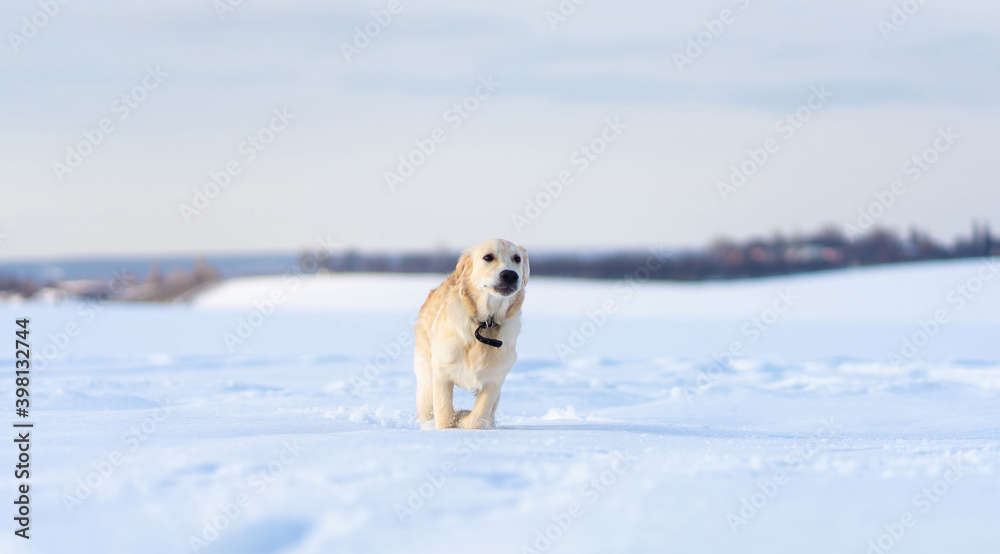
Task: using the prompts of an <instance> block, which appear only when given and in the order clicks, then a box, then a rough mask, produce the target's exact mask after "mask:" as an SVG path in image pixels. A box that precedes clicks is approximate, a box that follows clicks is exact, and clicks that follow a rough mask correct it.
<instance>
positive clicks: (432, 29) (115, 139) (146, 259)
mask: <svg viewBox="0 0 1000 554" xmlns="http://www.w3.org/2000/svg"><path fill="white" fill-rule="evenodd" d="M998 13H1000V8H998V7H996V6H994V5H992V4H988V3H983V2H975V1H971V0H969V1H966V0H958V1H955V2H949V3H947V4H940V3H938V4H930V5H928V4H922V3H918V2H915V1H912V2H897V3H892V2H866V1H860V0H857V1H847V2H839V3H836V4H816V5H810V6H809V7H808V8H806V7H805V6H803V5H802V4H801V3H799V2H792V1H775V2H767V3H763V2H762V3H758V2H755V1H750V0H731V1H730V0H720V1H718V2H700V3H654V2H646V1H635V2H632V1H630V2H624V3H622V2H615V3H608V2H578V1H573V0H564V1H562V2H551V3H538V2H509V1H505V2H478V3H476V4H474V5H471V4H467V3H457V2H445V1H428V2H419V3H411V2H407V1H405V0H399V1H398V2H389V3H387V2H352V3H336V4H330V3H325V2H317V1H309V0H292V1H288V2H281V3H276V2H266V3H265V2H249V1H246V2H240V1H237V0H212V1H210V0H198V1H187V0H181V1H177V2H171V3H169V4H149V3H146V2H134V1H110V0H100V1H94V2H87V3H85V4H84V3H71V2H66V3H63V2H61V1H60V0H43V1H41V2H38V1H34V0H31V1H13V2H7V3H5V4H4V5H3V6H2V7H0V20H2V22H3V31H4V33H5V42H6V43H7V44H6V47H5V48H3V49H0V70H2V73H3V87H2V89H0V95H2V98H0V100H2V106H3V108H0V113H2V118H3V125H2V126H0V152H2V155H0V175H2V180H0V191H2V194H3V201H2V202H0V262H2V263H3V267H4V274H5V275H6V276H7V277H8V278H10V277H11V276H20V277H21V278H31V279H34V280H35V281H36V282H41V283H42V284H44V283H45V282H47V281H51V280H53V279H60V278H75V277H88V276H93V274H102V275H104V274H107V272H108V270H109V268H110V267H117V268H122V267H125V268H131V269H133V270H134V272H135V273H138V274H139V276H140V277H143V278H145V277H146V276H148V275H149V274H150V272H154V273H155V272H159V271H165V272H169V271H171V270H172V269H175V268H179V269H180V270H183V271H187V272H190V271H193V270H194V269H193V268H194V265H195V260H196V259H197V258H198V257H202V258H203V259H205V260H207V262H206V265H207V266H210V267H211V269H212V270H214V271H215V272H217V273H221V274H223V275H230V274H248V273H255V272H256V273H260V272H271V271H280V270H281V269H282V268H285V267H287V266H288V264H289V260H294V259H295V258H296V257H297V256H301V255H302V254H303V252H307V253H308V252H311V251H315V250H316V249H317V248H320V249H321V250H322V252H321V254H322V255H323V256H327V255H330V256H333V257H334V258H335V260H334V261H332V262H330V264H328V265H330V267H331V268H336V269H341V270H343V269H351V268H353V269H368V270H386V269H389V270H392V269H395V270H408V271H424V270H432V271H441V270H444V269H446V268H447V265H448V264H450V263H452V261H453V259H454V255H455V253H457V251H458V250H460V249H461V248H464V247H465V246H468V245H470V244H474V243H477V242H479V241H480V240H482V239H484V238H488V237H493V236H500V237H506V238H509V239H511V240H514V241H516V242H518V243H521V244H524V245H527V246H528V247H529V248H531V249H532V251H533V252H536V253H537V254H539V255H541V254H546V253H554V254H565V255H564V256H562V257H559V256H556V258H557V259H554V260H553V259H546V258H545V257H544V256H542V258H539V259H537V260H535V261H537V262H539V263H542V262H544V263H542V265H539V266H538V267H539V268H540V271H544V272H546V273H549V272H551V273H552V274H557V275H585V276H620V273H621V272H620V271H618V269H619V267H618V266H617V265H614V264H613V263H611V262H610V261H609V260H608V258H609V256H610V255H613V254H620V253H622V252H638V253H639V254H640V255H641V253H642V252H643V251H644V250H645V249H646V248H647V247H649V246H657V247H659V248H667V249H670V250H671V251H675V252H685V251H686V252H689V253H690V252H692V251H694V252H697V253H698V256H700V257H702V258H704V256H708V255H709V254H710V253H712V252H714V256H712V257H711V258H707V259H700V261H696V262H695V263H694V265H695V266H696V267H687V266H686V265H685V266H684V267H680V268H675V269H671V270H669V271H667V270H665V271H664V272H663V273H662V274H661V275H657V276H658V277H663V278H680V279H702V278H712V277H720V276H721V277H732V276H753V275H760V274H773V273H785V272H789V271H795V270H798V269H815V268H824V267H838V266H843V265H851V264H854V263H875V262H884V261H900V260H907V259H919V258H925V257H954V256H966V255H981V254H986V253H990V252H991V251H992V249H993V244H994V243H995V239H994V237H993V235H992V234H991V231H990V227H989V226H990V224H991V223H993V224H995V223H996V221H995V219H996V213H997V212H998V208H1000V195H998V194H997V190H998V189H997V186H996V178H995V170H994V163H995V155H994V153H995V151H996V147H997V140H998V139H997V137H998V136H1000V114H998V110H997V102H996V99H997V98H998V96H997V94H996V90H997V85H998V77H997V72H996V71H994V69H995V68H996V67H997V64H998V62H1000V49H998V48H997V33H998V31H997V29H998V27H997V25H996V21H997V19H996V18H997V15H998ZM873 233H874V235H875V238H874V239H873V240H874V242H872V243H870V244H868V243H864V244H866V246H863V247H858V248H857V250H859V251H852V249H851V248H848V247H849V246H856V245H857V244H858V240H859V239H865V240H868V239H870V238H871V236H872V235H873ZM885 233H888V234H885ZM323 245H325V246H323ZM755 246H756V247H758V248H757V249H756V250H754V247H755ZM734 247H736V250H739V252H737V251H735V250H734ZM824 248H826V249H827V250H825V251H824V250H823V249H824ZM830 248H833V249H834V250H829V249H830ZM710 249H714V250H710ZM579 252H589V253H592V254H593V253H597V254H599V255H600V256H602V260H601V261H602V263H603V264H604V265H603V266H602V267H600V268H595V267H594V266H593V264H588V263H587V262H586V261H584V262H578V263H575V265H574V263H570V264H569V265H568V266H567V265H565V264H564V263H563V262H566V261H567V260H566V259H565V258H567V257H569V258H573V257H574V256H575V254H576V253H579ZM405 253H410V254H412V253H417V254H420V256H418V258H419V259H417V260H412V259H411V260H409V261H406V260H401V259H400V258H399V255H400V254H405ZM338 256H339V257H338ZM571 261H572V260H571ZM154 262H159V264H161V265H157V266H155V267H154ZM549 262H551V263H549ZM81 263H82V265H81ZM95 263H98V265H94V264H95ZM609 263H611V265H608V264H609ZM624 263H625V265H627V266H628V267H633V266H634V265H635V264H634V263H632V262H631V261H627V262H624ZM442 264H443V266H442ZM560 264H563V265H560ZM748 264H750V265H748ZM761 265H762V267H756V266H761ZM548 266H556V267H555V268H554V269H547V268H548ZM702 266H707V267H702ZM727 266H733V268H735V269H733V268H729V269H727ZM560 268H561V269H560ZM36 284H37V283H36ZM11 287H12V285H8V287H7V288H8V289H10V288H11ZM21 288H22V289H23V290H22V292H26V291H29V290H30V289H31V288H32V287H31V286H28V287H21Z"/></svg>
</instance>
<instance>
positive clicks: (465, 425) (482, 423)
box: [458, 416, 492, 429]
mask: <svg viewBox="0 0 1000 554" xmlns="http://www.w3.org/2000/svg"><path fill="white" fill-rule="evenodd" d="M490 427H492V425H490V421H489V420H486V419H473V418H471V417H468V416H466V417H463V418H462V419H460V420H458V428H459V429H488V428H490Z"/></svg>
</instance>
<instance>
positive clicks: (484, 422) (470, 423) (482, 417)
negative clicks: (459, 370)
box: [458, 383, 500, 429]
mask: <svg viewBox="0 0 1000 554" xmlns="http://www.w3.org/2000/svg"><path fill="white" fill-rule="evenodd" d="M499 398H500V383H484V384H483V390H481V391H479V394H477V395H476V404H475V405H474V406H473V407H472V411H471V412H469V415H467V416H465V417H463V418H462V420H461V421H459V422H458V426H459V427H461V428H462V429H485V428H487V427H489V426H490V425H492V422H491V421H490V420H491V419H492V416H493V407H494V406H496V404H497V400H498V399H499Z"/></svg>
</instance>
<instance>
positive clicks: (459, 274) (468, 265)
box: [453, 252, 472, 283]
mask: <svg viewBox="0 0 1000 554" xmlns="http://www.w3.org/2000/svg"><path fill="white" fill-rule="evenodd" d="M470 273H472V256H470V255H469V253H468V252H462V255H461V256H460V257H459V258H458V263H457V264H455V273H454V274H453V275H454V276H455V280H456V281H458V282H459V283H462V282H465V281H467V280H468V279H469V274H470Z"/></svg>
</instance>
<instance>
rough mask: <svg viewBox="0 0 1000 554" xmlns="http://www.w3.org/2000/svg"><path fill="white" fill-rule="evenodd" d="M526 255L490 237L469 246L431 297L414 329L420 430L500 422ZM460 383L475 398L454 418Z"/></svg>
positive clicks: (525, 276)
mask: <svg viewBox="0 0 1000 554" xmlns="http://www.w3.org/2000/svg"><path fill="white" fill-rule="evenodd" d="M527 284H528V251H527V250H525V249H524V247H521V246H518V245H516V244H514V243H512V242H510V241H506V240H502V239H492V240H488V241H486V242H484V243H482V244H479V245H477V246H473V247H472V248H469V249H467V250H466V251H465V252H463V253H462V256H461V257H460V258H459V259H458V264H457V265H456V266H455V271H454V272H453V273H452V274H451V275H449V276H448V278H447V279H445V281H444V283H442V284H441V286H439V287H438V288H436V289H434V290H432V291H431V293H430V294H429V295H427V300H426V301H424V305H423V306H422V307H421V308H420V316H419V318H418V320H417V324H416V326H415V327H414V331H415V333H416V339H417V342H416V347H415V348H414V353H413V358H414V363H413V370H414V372H415V373H416V374H417V418H418V419H419V420H420V427H421V428H422V429H429V428H432V423H433V427H436V428H438V429H448V428H451V427H461V428H463V429H483V428H486V427H492V426H493V425H494V423H495V419H496V412H497V404H498V402H499V400H500V387H501V386H502V385H503V381H504V379H505V378H506V377H507V373H508V372H509V371H510V369H511V368H512V367H513V366H514V361H515V360H516V359H517V353H516V352H515V350H514V347H515V344H516V342H517V335H518V334H519V333H520V332H521V304H522V303H524V286H525V285H527ZM455 385H458V386H460V387H462V388H463V389H466V390H468V391H470V392H473V393H475V395H476V403H475V405H474V406H473V408H472V410H469V411H465V410H463V411H462V412H459V413H457V414H456V413H455V407H454V404H453V403H452V395H453V394H454V392H455Z"/></svg>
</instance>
